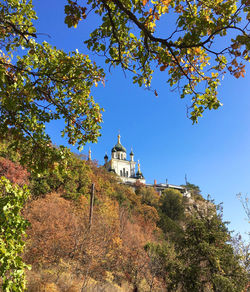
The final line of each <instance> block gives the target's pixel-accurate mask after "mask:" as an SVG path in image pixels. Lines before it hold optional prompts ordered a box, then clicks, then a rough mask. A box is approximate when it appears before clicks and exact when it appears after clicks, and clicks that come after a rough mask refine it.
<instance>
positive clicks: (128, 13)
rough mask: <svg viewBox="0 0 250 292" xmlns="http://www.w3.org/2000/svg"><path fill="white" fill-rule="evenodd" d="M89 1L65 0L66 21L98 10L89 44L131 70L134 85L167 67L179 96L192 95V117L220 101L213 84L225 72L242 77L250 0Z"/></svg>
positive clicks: (246, 55) (108, 59)
mask: <svg viewBox="0 0 250 292" xmlns="http://www.w3.org/2000/svg"><path fill="white" fill-rule="evenodd" d="M88 4H89V6H86V7H85V6H82V1H71V0H68V5H66V6H65V13H66V18H65V22H66V23H67V24H68V26H69V27H71V26H75V27H76V26H77V24H78V22H79V21H80V20H82V19H86V18H87V15H88V14H89V12H90V11H92V10H93V11H94V12H95V13H96V14H98V15H100V17H101V18H102V20H101V21H102V23H101V25H100V26H99V27H97V28H96V29H95V30H94V31H93V32H92V33H91V35H90V37H91V38H90V39H89V40H87V41H85V43H86V44H87V46H88V48H89V49H91V50H92V51H94V52H97V53H98V54H101V55H103V56H104V57H105V58H106V63H108V64H110V66H117V65H119V66H121V68H122V69H123V70H129V71H131V72H133V73H134V77H133V82H134V83H137V84H139V86H142V85H145V86H146V87H150V85H151V79H152V74H153V72H154V71H155V70H158V68H157V67H159V69H160V71H165V70H167V71H168V75H167V77H166V78H167V82H168V83H169V84H170V86H171V87H173V88H175V89H178V90H179V94H180V97H181V98H184V97H185V96H188V95H189V96H191V98H190V106H189V117H190V119H191V120H192V121H193V122H197V121H198V118H199V117H201V116H202V113H203V111H204V110H206V109H217V108H218V107H219V106H220V105H221V103H220V100H219V99H218V92H217V89H218V85H219V84H220V81H221V80H222V79H223V77H224V75H225V73H226V72H229V73H231V74H232V75H234V76H235V77H236V78H239V77H244V74H245V64H244V63H245V62H246V61H249V49H250V37H249V29H248V27H249V20H250V2H249V0H242V1H239V2H237V1H236V0H230V1H223V0H203V1H200V0H199V1H189V0H183V1H181V0H166V1H165V0H164V1H162V0H156V1H153V0H142V1H141V0H123V1H121V0H112V1H107V0H98V1H91V0H89V1H88ZM84 5H85V4H84ZM87 12H88V13H87ZM88 17H89V16H88ZM155 94H156V95H157V91H155Z"/></svg>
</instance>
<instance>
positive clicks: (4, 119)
mask: <svg viewBox="0 0 250 292" xmlns="http://www.w3.org/2000/svg"><path fill="white" fill-rule="evenodd" d="M36 18H37V17H36V14H35V12H34V10H33V7H32V1H19V0H8V1H1V2H0V27H1V33H0V46H1V51H0V89H1V96H0V120H1V122H0V135H1V136H2V137H6V136H8V135H10V134H11V135H13V136H14V137H15V145H14V146H15V147H16V148H17V149H19V150H20V151H21V152H22V154H23V157H24V160H25V162H26V164H30V166H32V167H33V168H34V169H36V168H37V169H41V166H42V165H39V163H37V162H39V161H40V160H44V161H45V157H46V156H47V157H48V160H52V158H53V155H54V154H53V153H54V152H53V151H54V149H52V147H48V146H49V145H50V144H51V140H50V137H49V136H48V135H47V134H46V131H45V125H46V123H49V122H50V121H52V120H58V119H63V120H64V121H65V127H64V129H62V135H65V134H66V135H67V136H68V142H69V143H70V144H72V145H74V144H78V147H79V149H80V147H81V146H83V145H84V144H85V143H86V142H88V141H91V142H95V141H96V140H97V137H98V136H99V135H100V134H99V129H100V123H101V121H102V115H101V112H102V109H101V108H100V107H99V105H98V104H96V103H95V101H94V99H93V97H92V96H91V94H90V90H91V87H92V86H93V85H97V83H98V82H99V81H102V80H103V77H104V73H103V69H100V68H98V67H97V66H96V65H95V64H94V63H91V61H90V59H89V57H88V56H87V55H83V54H80V53H78V52H77V51H76V52H71V53H68V54H67V53H65V52H64V51H62V50H58V49H56V48H53V47H51V46H50V45H49V44H48V43H46V42H44V43H42V44H39V43H37V42H36V37H37V33H36V29H35V27H34V25H33V23H32V21H33V20H34V19H36ZM27 150H29V151H28V153H31V155H27ZM34 153H36V158H35V159H34V155H33V154H34ZM25 158H26V159H25ZM44 164H45V165H46V163H44Z"/></svg>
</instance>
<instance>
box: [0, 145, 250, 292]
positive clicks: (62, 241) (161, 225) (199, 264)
mask: <svg viewBox="0 0 250 292" xmlns="http://www.w3.org/2000/svg"><path fill="white" fill-rule="evenodd" d="M10 142H11V141H4V142H1V144H0V156H1V157H0V176H4V177H5V178H7V179H8V180H9V181H10V182H11V183H12V185H14V187H13V188H16V189H13V190H14V191H12V193H13V194H14V193H15V192H17V189H18V190H20V188H22V187H23V186H24V185H28V187H29V189H30V195H29V198H28V199H27V200H26V202H25V205H24V207H23V209H22V216H23V217H24V218H25V219H26V220H27V221H28V222H29V223H30V224H29V226H28V227H26V225H27V222H26V223H25V224H26V225H25V226H24V230H25V228H27V229H26V233H27V237H26V238H25V249H24V252H23V253H22V259H23V261H24V262H25V263H26V264H27V265H30V266H31V267H32V268H31V270H28V269H27V270H26V275H27V276H26V278H27V285H26V286H27V290H28V291H34V292H39V291H46V292H47V291H71V292H73V291H110V292H112V291H134V292H135V291H188V292H190V291H194V292H195V291H222V292H223V291H228V292H232V291H235V292H239V291H247V283H248V280H249V274H248V272H247V267H246V266H244V265H243V264H242V258H240V257H239V256H238V255H237V256H236V255H235V254H234V250H233V247H232V245H231V237H230V233H229V231H228V229H227V227H226V224H225V223H223V222H222V218H221V215H222V214H221V212H220V210H218V208H217V207H216V206H215V205H214V204H213V203H211V202H208V201H207V200H205V199H203V197H202V196H201V193H200V190H199V188H198V187H197V186H195V185H192V184H189V183H188V184H187V185H186V187H187V188H188V189H189V191H190V192H191V198H190V199H187V198H185V197H183V196H182V194H181V193H179V192H178V191H176V190H170V189H168V190H166V191H165V192H164V193H163V194H162V196H159V194H158V193H157V192H156V191H155V190H154V188H149V187H145V186H144V185H142V184H140V183H136V184H135V187H134V188H131V187H127V186H125V185H123V184H121V182H120V181H119V178H118V177H117V176H116V175H114V174H111V173H108V172H107V171H106V170H105V169H104V168H103V167H101V166H98V165H97V163H96V162H88V161H86V160H85V159H84V157H81V156H77V155H75V154H73V153H71V152H70V151H68V154H67V156H66V157H64V158H63V159H62V160H61V161H59V162H58V163H53V164H51V165H50V166H49V167H48V168H47V169H46V171H44V172H43V173H42V174H39V175H38V174H36V173H34V172H31V173H29V171H28V170H26V169H25V168H23V167H22V166H21V164H20V162H21V161H22V157H21V156H20V155H19V154H18V152H13V153H12V152H11V151H10V150H9V148H8V151H7V145H8V146H9V145H10ZM27 151H28V150H27ZM2 180H3V179H2ZM2 180H1V181H2ZM92 184H94V194H95V200H94V208H93V218H92V224H91V226H90V225H89V208H90V207H89V206H90V192H91V186H92ZM6 185H7V183H5V185H4V186H5V192H2V193H1V195H0V199H1V200H0V202H1V203H0V207H1V208H2V207H3V205H4V204H3V202H4V198H5V199H6V198H8V194H10V187H8V188H7V187H6ZM3 188H4V187H3V185H1V189H2V190H3ZM9 197H11V196H9ZM4 216H5V215H3V216H2V215H1V217H0V218H1V219H0V220H2V221H1V224H3V222H5V221H4V220H5V219H6V218H5V217H4ZM2 226H4V225H2ZM17 229H18V228H17ZM6 230H7V229H5V230H2V231H1V232H2V233H1V234H0V235H1V237H2V238H3V236H4V235H3V231H5V232H6ZM5 234H6V233H5ZM20 236H21V237H22V236H23V235H22V234H21V235H19V237H20ZM6 238H7V237H6ZM22 238H23V237H22ZM20 240H21V239H20ZM4 242H5V244H6V245H7V239H5V240H3V241H1V242H0V243H2V246H4V245H3V243H4ZM23 244H24V243H23ZM7 248H8V247H7ZM21 250H22V248H21V249H19V251H17V252H16V254H17V253H19V254H20V252H21ZM0 255H2V257H3V258H4V256H6V254H4V252H3V251H1V250H0ZM19 263H20V261H19ZM2 267H4V260H3V261H2V262H0V269H1V268H2ZM10 270H11V271H6V272H5V276H3V274H4V273H3V271H1V273H2V287H3V290H4V291H5V290H6V291H7V288H4V287H5V286H4V283H7V282H8V281H7V280H9V282H10V280H11V281H13V283H15V281H16V280H15V277H14V276H13V274H11V273H13V271H15V267H14V266H13V267H12V268H11V269H10ZM9 282H8V283H9ZM13 283H12V284H11V285H12V286H10V287H12V288H11V289H10V290H9V291H23V290H24V289H25V288H24V286H23V287H22V288H17V287H18V285H16V286H15V285H14V284H13ZM9 285H10V284H9ZM13 287H16V288H13Z"/></svg>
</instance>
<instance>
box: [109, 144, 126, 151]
mask: <svg viewBox="0 0 250 292" xmlns="http://www.w3.org/2000/svg"><path fill="white" fill-rule="evenodd" d="M115 151H122V152H125V153H126V152H127V150H126V148H125V147H123V146H122V144H121V143H117V144H116V145H115V146H114V147H113V148H112V152H115Z"/></svg>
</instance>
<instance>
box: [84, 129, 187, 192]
mask: <svg viewBox="0 0 250 292" xmlns="http://www.w3.org/2000/svg"><path fill="white" fill-rule="evenodd" d="M129 157H130V160H127V150H126V148H125V147H123V146H122V144H121V136H120V134H119V135H118V140H117V143H116V145H115V146H114V147H113V148H112V150H111V159H110V160H109V157H108V155H107V153H106V154H105V156H104V161H105V163H104V167H105V168H106V169H107V171H110V172H114V173H116V174H117V175H118V176H119V177H120V179H121V180H122V182H123V183H124V184H126V185H130V186H131V187H134V183H135V182H136V181H139V182H141V183H143V184H145V186H148V187H154V188H155V190H156V191H157V192H158V193H159V194H161V193H162V192H163V191H164V190H165V189H175V190H178V191H180V192H181V193H182V194H183V195H184V196H186V197H190V193H189V192H188V191H187V189H186V188H185V187H184V186H178V185H173V184H169V183H168V181H167V180H166V183H158V184H157V183H156V180H155V181H154V184H146V180H145V178H144V176H143V174H142V172H141V166H140V162H139V160H138V163H136V162H135V161H134V153H133V151H132V149H131V152H130V154H129ZM88 160H91V150H89V155H88ZM136 165H137V171H136Z"/></svg>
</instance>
